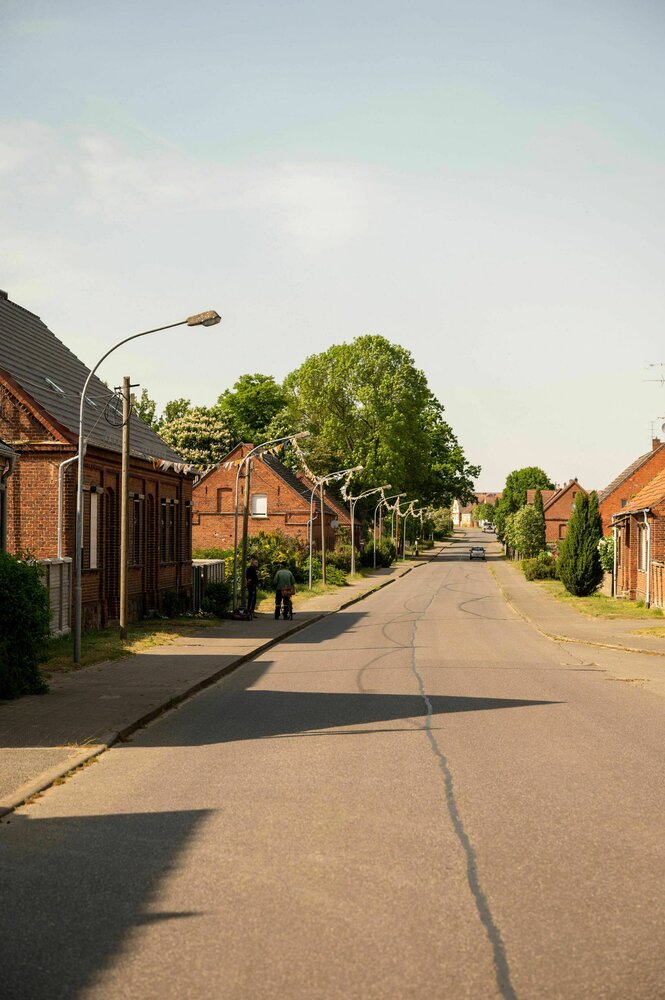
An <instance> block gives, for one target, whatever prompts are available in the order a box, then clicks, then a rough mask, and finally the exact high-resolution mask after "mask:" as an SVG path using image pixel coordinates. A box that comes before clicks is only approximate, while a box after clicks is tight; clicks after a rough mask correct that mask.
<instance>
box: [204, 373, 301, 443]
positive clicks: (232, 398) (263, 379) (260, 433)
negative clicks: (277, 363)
mask: <svg viewBox="0 0 665 1000" xmlns="http://www.w3.org/2000/svg"><path fill="white" fill-rule="evenodd" d="M286 402H287V397H286V393H285V392H284V389H283V388H282V387H281V385H279V384H278V383H277V382H276V381H275V379H274V378H273V377H272V375H259V374H257V375H241V377H240V378H239V379H238V381H237V382H236V383H235V385H234V386H233V388H232V389H227V390H226V391H225V392H223V393H222V394H221V396H220V397H219V399H218V401H217V403H218V406H219V408H220V410H221V412H222V413H224V414H225V415H226V416H227V418H228V419H229V421H230V423H231V425H232V426H233V428H234V430H235V436H236V438H237V440H239V441H248V442H251V443H252V444H260V443H261V442H262V441H266V440H268V439H269V438H270V435H269V434H268V428H269V426H270V424H271V421H272V420H273V419H274V417H275V416H276V415H277V414H278V413H280V411H282V410H283V409H284V407H285V406H286ZM286 433H288V431H287V432H286ZM275 436H276V437H279V436H280V435H275Z"/></svg>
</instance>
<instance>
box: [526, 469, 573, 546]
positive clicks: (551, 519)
mask: <svg viewBox="0 0 665 1000" xmlns="http://www.w3.org/2000/svg"><path fill="white" fill-rule="evenodd" d="M536 492H537V491H536V490H527V491H526V502H527V503H528V504H532V503H533V502H534V500H535V497H536ZM578 493H587V490H585V489H584V488H583V487H582V486H580V484H579V483H578V481H577V479H569V480H568V482H567V483H564V484H563V486H559V487H558V488H557V489H555V490H541V491H540V495H541V496H542V498H543V512H544V514H545V541H546V542H547V544H548V545H557V544H558V543H559V542H561V541H563V539H564V538H565V537H566V534H567V532H568V522H569V521H570V516H571V514H572V513H573V508H574V506H575V497H576V496H577V494H578Z"/></svg>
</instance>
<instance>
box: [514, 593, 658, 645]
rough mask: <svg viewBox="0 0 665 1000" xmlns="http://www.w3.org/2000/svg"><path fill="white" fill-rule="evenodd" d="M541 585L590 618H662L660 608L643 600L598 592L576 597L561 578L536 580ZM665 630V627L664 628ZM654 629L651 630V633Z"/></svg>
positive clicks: (557, 598) (559, 599)
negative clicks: (631, 599) (652, 606)
mask: <svg viewBox="0 0 665 1000" xmlns="http://www.w3.org/2000/svg"><path fill="white" fill-rule="evenodd" d="M534 582H535V583H537V585H538V586H539V587H541V588H542V589H543V590H545V591H546V592H547V593H548V594H551V595H552V597H555V598H556V600H557V601H561V602H562V604H568V605H570V606H571V607H573V608H575V610H576V611H580V612H581V613H582V614H583V615H588V616H589V617H590V618H607V619H616V618H649V619H654V618H662V617H663V612H662V611H661V609H660V608H646V607H645V606H644V604H643V602H641V601H627V600H625V599H624V598H616V597H608V596H607V595H606V594H601V593H598V592H596V593H595V594H590V595H589V597H575V596H574V595H573V594H569V593H568V591H567V590H566V588H565V587H564V585H563V584H562V583H561V581H560V580H536V581H534ZM664 631H665V629H664ZM652 634H653V630H649V635H652Z"/></svg>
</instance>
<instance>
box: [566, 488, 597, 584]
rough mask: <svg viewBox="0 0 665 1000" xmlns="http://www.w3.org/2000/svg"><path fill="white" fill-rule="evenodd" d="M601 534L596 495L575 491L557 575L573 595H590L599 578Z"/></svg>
mask: <svg viewBox="0 0 665 1000" xmlns="http://www.w3.org/2000/svg"><path fill="white" fill-rule="evenodd" d="M602 534H603V531H602V522H601V519H600V513H599V511H598V496H597V495H596V493H591V494H590V495H589V496H587V494H586V493H582V492H580V493H578V494H577V496H576V497H575V507H574V508H573V513H572V515H571V518H570V521H569V522H568V532H567V534H566V538H565V540H564V542H563V544H562V545H561V548H560V551H559V576H560V578H561V581H562V583H563V585H564V587H565V588H566V590H567V591H568V592H569V593H571V594H574V595H575V596H576V597H586V596H587V595H588V594H592V593H593V592H594V590H596V588H597V587H598V586H599V584H600V583H601V581H602V579H603V567H602V565H601V561H600V553H599V551H598V543H599V541H600V539H601V538H602Z"/></svg>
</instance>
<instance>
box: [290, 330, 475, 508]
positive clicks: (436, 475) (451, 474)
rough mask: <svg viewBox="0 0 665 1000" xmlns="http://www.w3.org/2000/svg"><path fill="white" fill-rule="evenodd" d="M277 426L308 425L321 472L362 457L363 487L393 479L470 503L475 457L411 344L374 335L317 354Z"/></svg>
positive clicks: (297, 374)
mask: <svg viewBox="0 0 665 1000" xmlns="http://www.w3.org/2000/svg"><path fill="white" fill-rule="evenodd" d="M284 389H285V391H286V395H287V403H286V406H285V408H284V409H283V410H282V411H281V413H279V414H278V415H277V416H276V417H275V419H274V420H273V423H272V425H271V431H272V432H276V431H278V430H284V432H285V433H288V432H292V431H296V430H308V431H310V433H311V435H312V436H311V438H309V439H308V440H307V441H305V442H304V449H305V450H306V452H307V455H308V461H309V464H310V466H311V467H312V469H313V470H314V471H315V472H321V473H323V472H329V471H332V470H334V469H342V468H346V467H349V466H354V465H362V466H363V470H364V471H363V473H362V474H361V475H360V476H359V477H357V479H355V480H354V483H358V486H359V487H371V486H375V485H379V484H381V483H392V485H393V486H394V487H397V488H398V489H400V490H404V491H406V492H407V493H409V494H410V495H412V496H417V497H418V498H419V500H420V501H422V502H434V503H436V504H437V505H446V504H448V503H450V502H451V501H452V499H453V498H454V497H458V498H459V499H460V500H461V501H462V502H464V503H468V502H470V501H471V499H472V497H473V479H474V478H475V477H476V476H477V475H478V473H479V469H478V468H477V467H475V466H472V465H470V464H469V463H468V462H467V460H466V457H465V455H464V452H463V450H462V448H461V446H460V444H459V442H458V441H457V438H456V437H455V435H454V433H453V431H452V429H451V428H450V426H449V425H448V424H447V423H446V422H445V420H444V419H443V407H442V405H441V404H440V403H439V401H438V400H437V399H436V397H435V396H434V395H433V394H432V392H431V391H430V389H429V386H428V384H427V379H426V378H425V375H424V373H423V372H422V371H421V370H420V369H418V368H416V367H415V365H414V363H413V358H412V357H411V354H410V353H409V351H407V350H406V349H405V348H403V347H400V346H399V345H397V344H392V343H391V342H390V341H388V340H386V339H385V338H384V337H380V336H374V335H368V336H364V337H358V338H356V339H355V340H354V341H353V342H352V343H351V344H338V345H335V346H333V347H331V348H329V349H328V350H327V351H324V352H323V353H322V354H316V355H312V356H311V357H309V358H307V359H306V361H305V362H304V363H303V364H302V365H301V366H300V367H299V368H297V369H296V370H295V371H294V372H292V373H291V374H290V375H288V376H287V377H286V379H285V382H284Z"/></svg>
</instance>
